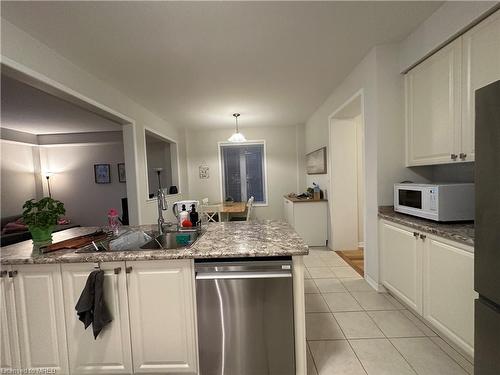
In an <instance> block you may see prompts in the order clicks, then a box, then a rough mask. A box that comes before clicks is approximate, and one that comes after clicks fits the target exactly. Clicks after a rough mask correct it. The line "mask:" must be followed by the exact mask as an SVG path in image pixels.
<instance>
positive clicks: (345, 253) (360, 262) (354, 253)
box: [336, 248, 365, 277]
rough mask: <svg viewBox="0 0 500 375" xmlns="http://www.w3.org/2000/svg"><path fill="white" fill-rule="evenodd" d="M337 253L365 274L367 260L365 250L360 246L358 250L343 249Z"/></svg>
mask: <svg viewBox="0 0 500 375" xmlns="http://www.w3.org/2000/svg"><path fill="white" fill-rule="evenodd" d="M336 253H337V254H338V255H339V256H340V257H341V258H342V259H344V260H345V261H346V262H347V263H349V265H350V266H351V267H352V268H353V269H354V270H355V271H356V272H357V273H359V274H360V275H361V276H363V277H364V276H365V261H364V259H365V258H364V250H363V248H359V249H357V250H342V251H336Z"/></svg>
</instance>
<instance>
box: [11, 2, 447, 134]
mask: <svg viewBox="0 0 500 375" xmlns="http://www.w3.org/2000/svg"><path fill="white" fill-rule="evenodd" d="M441 4H442V2H425V1H415V2H407V1H398V2H357V1H348V2H307V1H305V2H253V1H250V2H225V1H221V2H112V1H111V2H92V1H90V2H78V1H66V2H37V1H35V2H8V1H2V4H1V7H2V9H1V10H2V17H4V18H6V19H7V20H9V21H10V22H12V23H13V24H15V25H17V26H18V27H20V28H21V29H24V30H25V31H27V32H28V33H30V34H32V35H33V36H34V37H35V38H36V39H38V40H40V41H41V42H43V43H45V44H47V45H48V46H49V47H51V48H53V49H54V50H56V51H58V52H59V53H60V54H61V55H63V56H65V57H66V58H68V59H69V60H71V61H73V62H74V63H76V64H77V65H80V66H81V67H83V68H84V69H86V70H88V71H89V72H91V73H93V74H94V75H96V76H97V77H99V78H100V79H102V80H103V81H106V82H108V83H109V84H111V85H112V86H114V87H115V88H117V89H119V90H121V91H122V92H124V93H125V94H126V95H128V96H129V97H131V98H133V99H135V100H136V101H137V102H139V103H141V104H142V105H144V106H145V107H146V108H148V109H150V110H151V111H152V112H154V113H156V114H158V115H160V116H161V117H163V118H164V119H166V120H168V121H171V122H173V123H174V124H177V125H179V126H181V125H182V126H188V127H221V126H233V124H234V122H233V118H232V116H231V114H232V113H233V112H240V113H241V115H242V116H241V118H240V119H241V122H240V123H241V126H243V127H245V126H264V125H292V124H299V123H304V122H305V121H306V120H307V119H308V117H309V116H310V115H311V114H312V113H313V112H314V110H315V109H316V108H317V107H318V106H319V105H320V104H321V103H322V102H323V101H324V100H325V99H326V98H327V97H328V95H329V94H330V93H331V92H332V90H333V89H334V88H335V86H336V85H338V84H339V83H340V82H341V81H342V80H343V79H344V78H345V77H346V76H347V74H348V73H349V72H350V71H351V70H352V69H353V68H354V66H355V65H356V64H357V63H358V62H359V61H361V59H362V58H363V56H365V55H366V54H367V53H368V51H369V50H370V49H371V48H372V47H373V46H375V45H377V44H383V43H389V42H396V41H400V40H402V39H403V38H404V37H405V36H406V35H408V34H409V33H410V32H411V31H412V30H414V29H415V28H416V27H417V26H418V25H419V24H420V23H421V22H422V21H424V20H425V19H426V18H427V17H429V16H430V15H431V14H432V12H434V11H435V10H436V9H437V8H438V7H439V6H440V5H441Z"/></svg>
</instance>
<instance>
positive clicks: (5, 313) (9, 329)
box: [0, 266, 21, 373]
mask: <svg viewBox="0 0 500 375" xmlns="http://www.w3.org/2000/svg"><path fill="white" fill-rule="evenodd" d="M10 270H11V268H10V266H3V267H2V270H1V271H0V272H1V275H0V276H1V277H0V284H1V286H0V336H1V342H0V346H1V347H0V368H1V369H2V370H12V369H19V368H21V360H20V353H19V341H18V332H17V322H16V315H15V311H16V309H15V301H14V284H13V281H12V278H11V277H9V274H8V272H9V271H10ZM6 373H7V372H6Z"/></svg>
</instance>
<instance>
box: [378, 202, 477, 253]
mask: <svg viewBox="0 0 500 375" xmlns="http://www.w3.org/2000/svg"><path fill="white" fill-rule="evenodd" d="M378 216H379V217H380V218H382V219H385V220H388V221H392V222H394V223H397V224H401V225H405V226H408V227H410V228H413V229H415V230H419V231H422V232H427V233H430V234H434V235H436V236H439V237H443V238H446V239H449V240H452V241H456V242H460V243H462V244H465V245H469V246H474V223H472V222H463V223H462V222H459V223H440V222H437V221H432V220H427V219H422V218H419V217H415V216H411V215H406V214H402V213H399V212H396V211H394V207H393V206H381V207H379V213H378Z"/></svg>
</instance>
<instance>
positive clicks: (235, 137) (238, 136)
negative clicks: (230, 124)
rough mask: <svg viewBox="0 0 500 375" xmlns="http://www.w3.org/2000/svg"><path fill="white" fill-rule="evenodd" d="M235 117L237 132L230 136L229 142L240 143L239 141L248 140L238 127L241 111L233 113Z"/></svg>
mask: <svg viewBox="0 0 500 375" xmlns="http://www.w3.org/2000/svg"><path fill="white" fill-rule="evenodd" d="M233 116H234V119H235V120H236V132H234V133H233V135H232V136H230V137H229V138H228V139H227V140H228V141H229V142H234V143H239V142H246V141H247V140H246V138H245V136H244V135H243V134H241V133H240V131H239V129H238V117H240V114H239V113H233Z"/></svg>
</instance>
